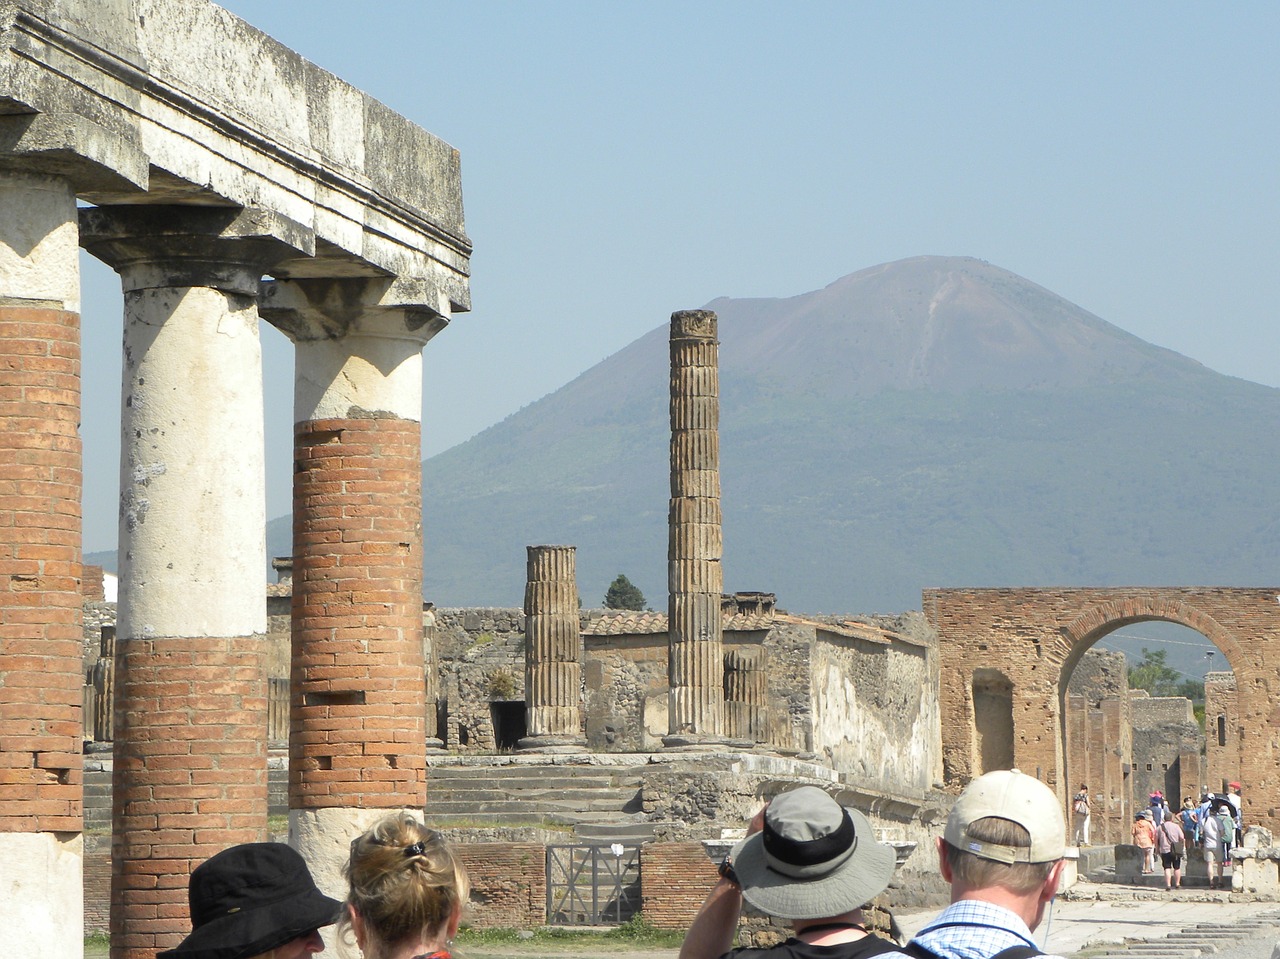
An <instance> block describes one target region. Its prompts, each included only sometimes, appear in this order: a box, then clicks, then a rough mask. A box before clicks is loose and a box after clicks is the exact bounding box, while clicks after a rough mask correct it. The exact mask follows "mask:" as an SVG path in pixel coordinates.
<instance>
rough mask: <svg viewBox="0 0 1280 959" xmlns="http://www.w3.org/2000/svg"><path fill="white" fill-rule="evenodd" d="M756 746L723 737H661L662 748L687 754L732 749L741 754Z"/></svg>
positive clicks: (692, 735) (694, 735)
mask: <svg viewBox="0 0 1280 959" xmlns="http://www.w3.org/2000/svg"><path fill="white" fill-rule="evenodd" d="M755 745H756V744H755V743H753V742H747V741H744V740H741V739H726V738H725V737H723V736H698V735H696V734H690V735H672V736H663V737H662V748H663V749H669V750H682V751H687V752H707V751H708V750H725V749H732V750H733V751H734V752H741V751H743V750H748V749H752V748H754V746H755Z"/></svg>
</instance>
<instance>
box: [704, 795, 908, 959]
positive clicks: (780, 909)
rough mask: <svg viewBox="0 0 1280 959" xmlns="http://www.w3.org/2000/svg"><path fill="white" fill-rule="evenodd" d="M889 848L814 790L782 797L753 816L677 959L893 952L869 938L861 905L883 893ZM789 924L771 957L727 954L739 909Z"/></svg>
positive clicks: (807, 958) (836, 957) (766, 952)
mask: <svg viewBox="0 0 1280 959" xmlns="http://www.w3.org/2000/svg"><path fill="white" fill-rule="evenodd" d="M895 864H896V857H895V855H894V851H893V847H891V846H888V845H886V844H884V843H880V842H876V838H875V833H874V830H873V829H872V827H871V823H869V822H868V821H867V818H866V817H865V816H863V815H862V813H860V812H858V811H857V810H856V809H848V808H845V807H843V806H841V805H840V804H839V803H838V802H836V801H835V799H833V798H832V797H831V796H829V795H828V794H827V793H826V792H825V791H823V790H822V789H819V788H818V787H817V786H800V787H799V788H797V789H793V790H791V791H790V792H785V793H782V794H781V795H779V796H777V797H776V798H774V799H773V801H772V802H770V803H769V804H768V805H767V806H766V807H765V808H764V809H763V810H761V811H760V812H759V813H757V814H756V817H755V818H754V819H753V820H752V822H751V826H750V828H749V829H748V835H747V838H746V839H744V840H742V842H740V843H738V844H737V845H736V846H734V848H733V851H732V852H731V853H730V854H729V855H728V856H726V857H725V861H724V862H723V863H721V865H720V880H719V882H717V883H716V885H715V886H714V887H713V888H712V890H711V893H710V894H709V895H708V896H707V899H706V901H705V902H703V904H702V908H701V909H699V910H698V914H697V916H695V917H694V920H693V922H692V923H691V924H690V926H689V932H688V934H687V935H686V936H685V939H684V944H683V945H682V946H681V947H680V959H716V957H719V956H722V955H728V956H733V957H734V959H862V957H868V956H874V955H877V954H879V953H885V952H893V951H895V950H897V949H898V946H897V945H896V944H895V943H893V942H890V941H889V940H887V939H882V938H880V937H879V936H876V935H873V934H871V933H868V932H867V929H866V926H865V925H864V924H863V920H862V906H863V905H865V904H866V903H867V902H869V901H871V900H872V899H874V898H875V897H876V896H878V895H879V894H880V893H882V892H884V890H885V889H886V888H887V887H888V885H889V880H890V879H892V878H893V871H894V867H895ZM744 901H745V902H746V903H747V904H748V905H750V906H752V907H754V908H755V909H757V910H759V911H760V912H762V913H764V914H766V915H768V916H772V917H774V918H777V919H786V920H790V922H791V928H792V935H791V937H790V938H789V939H787V940H786V941H784V942H781V943H779V944H778V945H776V946H773V947H772V948H769V949H734V950H732V951H730V948H729V947H730V946H731V945H732V944H733V937H734V933H735V931H736V930H737V926H738V919H739V914H740V913H741V910H742V904H743V902H744Z"/></svg>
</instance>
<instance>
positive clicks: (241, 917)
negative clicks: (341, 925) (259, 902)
mask: <svg viewBox="0 0 1280 959" xmlns="http://www.w3.org/2000/svg"><path fill="white" fill-rule="evenodd" d="M341 910H342V903H341V902H339V901H338V900H337V899H331V898H329V897H328V896H326V895H324V894H323V893H321V892H320V891H319V890H308V891H307V892H304V893H302V894H301V895H297V896H290V897H288V898H286V899H281V900H280V901H278V902H273V903H268V904H266V905H263V906H261V907H259V908H257V909H251V910H241V911H240V912H236V913H232V914H230V915H226V916H220V917H218V918H217V919H211V920H210V921H209V922H206V923H205V924H204V925H202V926H200V928H198V929H193V930H192V931H191V935H189V936H187V938H185V939H183V940H182V942H180V943H179V944H178V945H177V946H175V947H174V948H172V949H167V950H165V951H164V952H158V953H156V959H251V957H253V956H257V955H259V954H261V953H264V952H269V951H270V950H272V949H274V948H275V947H276V946H283V945H284V944H285V943H286V942H289V941H290V940H293V939H297V938H298V937H299V936H305V935H306V934H307V933H309V932H311V931H312V930H315V929H319V928H321V927H322V926H330V925H333V923H335V922H337V920H338V913H339V912H340V911H341Z"/></svg>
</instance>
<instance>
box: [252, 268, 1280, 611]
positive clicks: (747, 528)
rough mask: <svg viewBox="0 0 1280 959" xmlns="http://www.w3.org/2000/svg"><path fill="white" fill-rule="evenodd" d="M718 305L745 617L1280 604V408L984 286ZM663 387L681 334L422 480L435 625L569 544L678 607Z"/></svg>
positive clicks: (1136, 344)
mask: <svg viewBox="0 0 1280 959" xmlns="http://www.w3.org/2000/svg"><path fill="white" fill-rule="evenodd" d="M682 305H687V304H675V306H677V307H678V306H682ZM708 306H709V308H710V309H713V310H715V311H716V312H717V313H718V314H719V316H720V341H721V351H720V358H721V376H720V382H721V391H722V392H721V399H722V415H721V457H722V483H723V495H724V500H723V505H724V516H725V587H726V589H728V590H742V589H762V590H771V591H774V592H776V593H777V594H778V599H779V602H780V604H781V605H783V606H784V607H786V608H789V609H793V610H804V611H808V612H837V611H841V612H875V611H884V612H889V611H899V610H904V609H910V608H918V606H919V602H920V589H921V588H922V587H925V586H1001V585H1013V584H1018V585H1049V584H1061V585H1084V584H1091V585H1127V584H1160V585H1178V584H1214V585H1256V584H1258V583H1261V582H1263V581H1268V580H1273V579H1274V578H1275V568H1276V562H1275V561H1276V543H1277V542H1278V541H1280V535H1278V534H1280V522H1278V521H1277V519H1276V513H1275V503H1276V502H1277V500H1278V499H1280V496H1278V494H1280V479H1277V470H1276V464H1277V463H1278V462H1280V457H1277V452H1278V442H1280V441H1278V440H1277V429H1276V423H1277V422H1280V390H1276V389H1272V388H1269V387H1263V386H1259V385H1257V384H1253V383H1248V382H1245V381H1242V380H1238V379H1233V378H1230V377H1226V376H1222V375H1220V374H1217V373H1213V372H1212V371H1210V370H1207V369H1206V368H1204V367H1203V366H1201V365H1200V364H1198V363H1196V362H1194V361H1193V360H1190V359H1187V358H1186V357H1183V356H1180V355H1178V354H1176V353H1173V352H1171V351H1169V350H1165V349H1161V348H1159V347H1155V346H1152V345H1151V344H1148V343H1145V342H1143V341H1142V340H1139V339H1138V338H1136V337H1134V336H1131V335H1129V334H1127V333H1125V332H1123V331H1122V330H1120V329H1118V328H1116V327H1114V326H1112V325H1111V324H1109V323H1106V322H1104V321H1103V320H1101V319H1099V318H1098V317H1096V316H1093V315H1091V314H1089V313H1087V312H1085V311H1084V310H1081V309H1080V308H1078V307H1076V306H1074V305H1072V304H1071V303H1069V302H1067V301H1066V300H1063V299H1062V298H1061V297H1058V296H1056V295H1054V294H1052V293H1050V292H1049V291H1047V290H1045V289H1043V288H1041V287H1039V286H1036V285H1035V284H1033V283H1030V282H1028V281H1027V280H1024V279H1022V278H1021V277H1018V276H1016V275H1014V274H1012V273H1009V272H1008V271H1005V270H1001V269H999V268H997V267H994V266H991V265H989V264H986V263H983V262H981V261H978V260H972V259H965V258H943V257H918V258H914V259H910V260H903V261H900V262H897V263H890V264H885V265H882V266H878V267H874V268H872V269H868V270H863V271H861V272H858V273H854V274H852V275H850V276H847V277H844V278H842V279H840V280H837V281H836V282H834V283H832V284H831V285H829V286H827V287H826V288H824V289H822V290H818V291H815V292H812V293H806V294H803V295H801V296H796V297H791V298H789V299H752V300H736V299H728V298H724V299H718V300H715V301H714V302H712V303H710V304H708ZM667 363H668V360H667V327H666V325H665V324H663V325H661V326H659V327H658V328H656V329H654V330H653V331H652V332H650V333H648V334H646V335H645V336H643V337H641V338H640V339H639V340H637V341H636V342H634V343H632V344H631V345H630V346H628V347H626V348H625V349H623V350H621V351H620V352H618V353H616V354H614V355H613V356H611V357H609V358H608V359H606V360H604V361H603V362H601V363H600V364H598V365H597V366H595V367H593V368H592V369H591V370H588V371H587V372H586V373H584V374H582V375H581V376H579V377H578V378H577V379H575V380H573V381H572V382H571V383H568V384H567V385H565V386H564V387H562V388H561V389H559V390H557V391H556V392H555V393H553V394H551V395H550V396H547V397H545V398H544V399H542V400H540V401H538V402H537V403H534V404H532V405H531V406H529V407H527V408H525V409H523V410H521V411H520V412H518V413H516V414H513V415H512V416H509V417H507V418H506V419H505V420H503V421H502V422H501V423H498V424H496V425H495V426H493V427H491V428H490V429H488V430H486V431H485V432H483V433H481V434H480V435H478V436H476V437H475V438H473V439H472V440H470V441H468V442H467V443H463V444H461V445H459V446H457V447H454V448H453V449H450V450H448V451H446V452H444V453H441V454H440V455H438V456H435V457H433V458H432V459H430V460H428V461H427V462H426V463H425V464H424V490H425V520H424V525H425V529H426V537H427V543H426V551H425V555H426V595H427V598H428V599H430V600H433V601H434V602H436V603H437V604H440V605H450V606H452V605H518V604H519V603H520V602H521V598H522V595H523V586H524V562H525V546H526V545H532V544H541V543H569V544H575V545H576V546H577V547H578V573H579V587H580V591H581V593H582V597H583V601H584V603H586V604H587V605H594V604H597V603H598V602H599V601H600V599H601V597H602V596H603V595H604V591H605V588H606V587H607V585H608V583H609V581H610V580H612V578H613V577H614V576H615V575H616V574H617V573H619V572H624V573H626V574H627V576H628V577H630V578H631V580H632V581H633V582H635V583H636V585H638V586H639V587H640V588H641V589H642V590H643V591H644V593H645V596H646V597H647V598H648V601H649V603H650V604H651V605H653V606H654V607H656V608H663V607H664V606H665V603H666V515H667V496H668V486H667V483H668V479H667V439H668V426H667V372H668V366H667ZM288 523H289V521H288V518H287V517H282V518H280V519H277V520H274V521H273V522H272V523H271V525H270V526H269V528H268V544H269V551H270V553H271V554H272V555H276V554H281V553H287V552H288V551H289V532H288Z"/></svg>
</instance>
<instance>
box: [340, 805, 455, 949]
mask: <svg viewBox="0 0 1280 959" xmlns="http://www.w3.org/2000/svg"><path fill="white" fill-rule="evenodd" d="M343 875H345V876H346V878H347V883H348V885H349V891H348V893H347V908H346V911H345V915H343V917H342V918H341V919H340V920H339V923H338V935H339V938H340V939H341V940H343V941H344V943H345V941H346V939H347V937H348V933H350V936H351V937H353V938H354V939H355V941H356V945H358V946H359V947H360V951H361V952H362V953H363V954H364V959H449V957H450V952H449V950H450V948H451V944H452V942H453V937H454V935H455V934H456V933H457V931H458V922H459V921H460V920H461V918H462V907H463V906H465V905H466V903H467V899H468V897H469V896H470V893H471V884H470V882H469V880H468V879H467V873H466V870H465V869H464V868H463V867H462V864H461V863H460V862H459V861H458V860H457V859H456V858H455V857H454V855H453V852H452V851H451V850H450V849H449V847H448V846H447V845H446V844H445V841H444V840H443V839H441V838H440V834H439V833H438V832H436V831H435V830H433V829H428V828H427V827H426V826H424V825H423V824H422V823H421V822H419V821H418V820H417V819H416V818H415V817H413V816H411V815H409V814H408V813H396V814H394V815H391V816H387V817H385V818H383V819H381V820H379V821H378V822H377V824H375V825H374V827H373V828H372V829H370V830H369V831H368V832H366V833H364V834H363V835H361V836H359V837H357V838H356V839H355V840H354V841H353V842H352V843H351V857H350V858H349V859H348V860H347V864H346V866H345V867H344V868H343Z"/></svg>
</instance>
